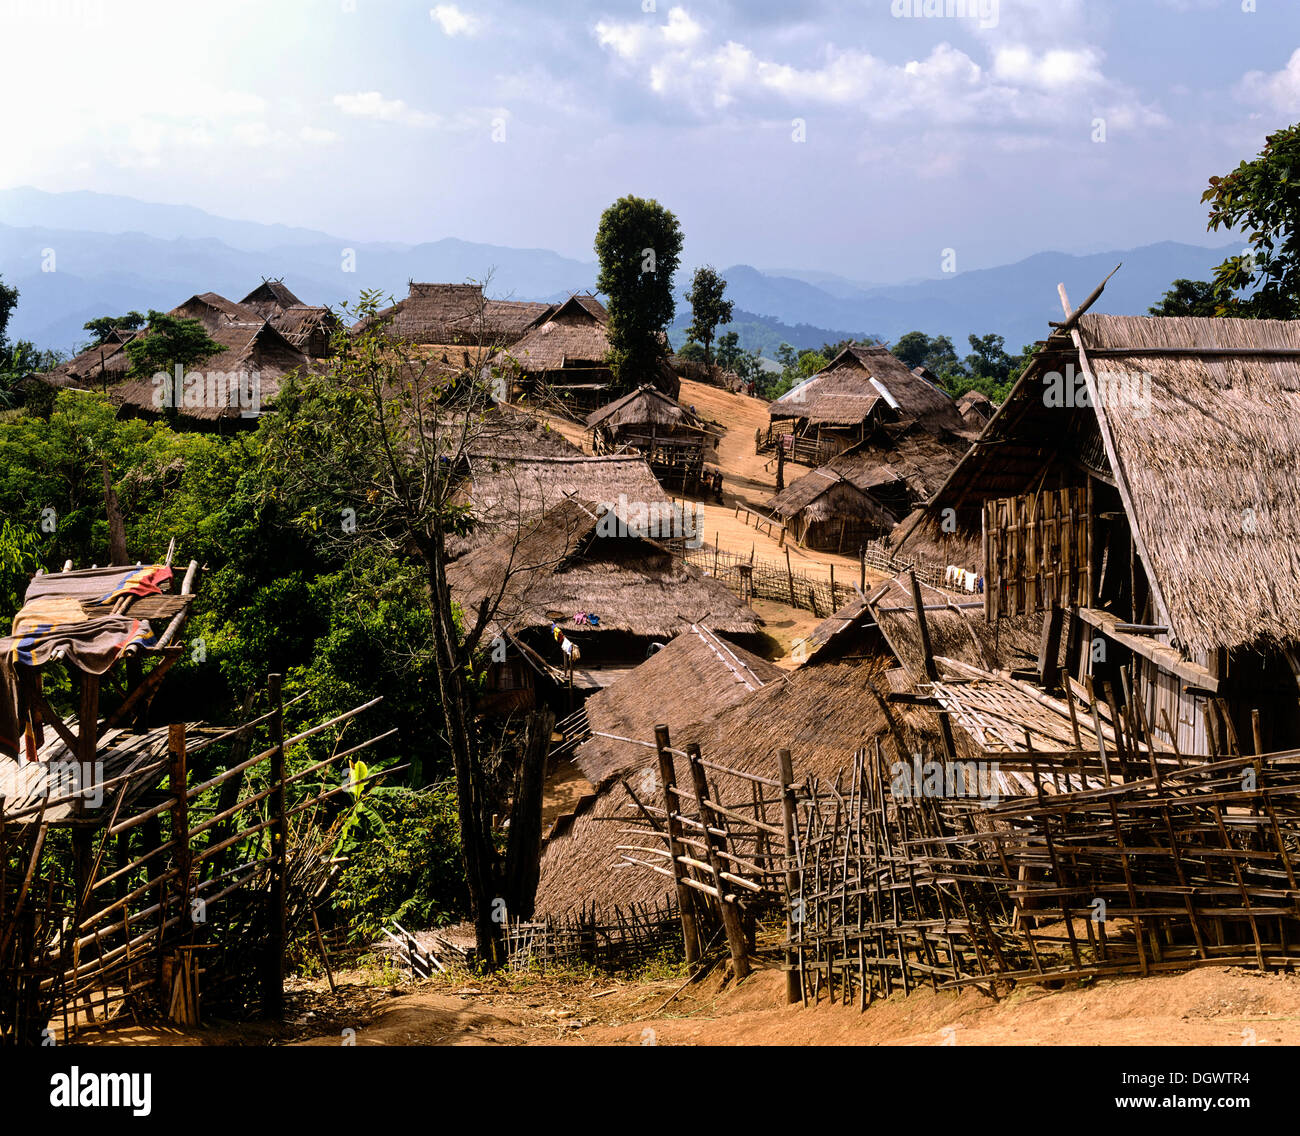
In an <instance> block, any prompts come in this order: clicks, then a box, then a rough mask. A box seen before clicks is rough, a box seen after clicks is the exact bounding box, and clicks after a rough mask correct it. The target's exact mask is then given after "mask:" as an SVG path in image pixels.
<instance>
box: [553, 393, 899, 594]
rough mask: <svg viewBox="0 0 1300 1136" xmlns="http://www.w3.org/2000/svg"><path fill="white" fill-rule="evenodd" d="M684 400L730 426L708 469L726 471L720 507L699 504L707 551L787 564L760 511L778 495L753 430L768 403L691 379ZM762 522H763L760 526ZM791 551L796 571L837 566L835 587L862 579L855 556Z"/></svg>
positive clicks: (583, 435) (822, 574)
mask: <svg viewBox="0 0 1300 1136" xmlns="http://www.w3.org/2000/svg"><path fill="white" fill-rule="evenodd" d="M680 401H681V402H682V403H684V404H685V405H686V406H693V407H694V408H695V411H696V413H697V414H699V415H700V416H701V417H702V418H704V419H705V421H707V422H711V423H716V424H718V425H720V426H723V427H725V428H726V429H725V431H724V432H723V434H722V437H721V438H720V439H719V442H718V448H717V449H716V450H715V451H713V452H712V453H711V454H710V456H709V457H708V459H707V461H708V463H709V464H710V465H715V466H717V467H718V468H719V469H720V470H722V503H721V504H718V503H717V502H716V501H714V500H708V501H701V502H700V503H701V504H702V505H703V508H704V521H703V525H704V533H703V535H704V543H705V547H707V548H709V549H713V548H715V547H716V548H718V549H720V550H721V551H722V552H730V553H735V554H738V555H743V556H749V555H750V554H751V553H752V554H753V555H754V557H755V558H757V559H760V560H771V561H775V562H779V563H782V564H783V563H784V562H785V554H786V548H785V546H783V545H782V544H781V543H780V542H779V541H778V539H777V536H779V534H780V528H779V526H778V527H776V528H775V529H773V527H772V526H771V525H768V524H766V523H765V515H764V514H763V513H762V508H763V506H764V505H765V504H766V503H767V502H768V501H769V500H771V498H772V497H773V496H774V495H775V493H776V467H775V464H774V462H773V461H772V459H771V458H770V456H768V455H760V454H756V453H754V431H755V430H766V429H767V425H768V417H767V403H765V402H764V401H763V400H762V399H759V398H751V397H750V396H749V395H744V394H733V393H732V392H731V391H724V390H722V389H721V388H719V387H711V386H708V385H707V384H704V383H693V382H691V381H689V380H687V379H683V380H682V390H681V399H680ZM541 417H543V418H545V419H546V420H547V421H548V422H549V423H550V424H551V425H552V426H553V427H554V428H555V429H556V430H558V431H560V432H561V433H562V434H563V435H564V436H565V437H566V438H568V439H569V441H571V442H573V443H574V444H575V445H577V446H580V447H581V448H582V449H583V450H584V451H585V452H587V453H590V452H591V444H590V443H591V438H590V435H589V434H587V432H586V430H585V429H584V428H583V427H582V426H579V425H577V424H575V423H572V422H568V421H566V420H564V419H561V418H559V417H558V416H556V415H550V414H543V415H541ZM807 472H808V470H807V469H806V468H805V467H804V466H801V465H793V464H791V465H787V466H786V471H785V476H786V484H787V485H788V484H790V482H792V481H794V480H796V479H797V478H799V477H802V476H803V475H804V474H805V473H807ZM693 500H694V499H693ZM760 521H762V522H764V523H763V525H762V527H761V528H760V527H759V522H760ZM774 533H775V535H774ZM789 551H790V565H791V567H792V568H793V569H794V570H795V571H796V572H805V573H807V574H808V575H810V576H814V577H816V578H817V579H820V580H827V581H829V579H830V575H831V566H832V565H834V567H835V580H836V582H837V583H839V584H843V585H845V586H848V585H851V584H857V583H859V582H860V580H861V565H860V564H859V562H858V559H857V557H856V556H852V555H849V556H841V555H837V554H835V553H831V552H812V551H809V550H807V549H803V548H799V547H798V546H797V545H794V544H791V545H790V546H789ZM884 579H885V577H884V576H882V575H881V574H880V573H878V572H874V571H872V570H871V569H868V570H867V584H868V586H870V585H871V584H872V583H873V582H877V581H881V580H884Z"/></svg>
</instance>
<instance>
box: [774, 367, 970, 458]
mask: <svg viewBox="0 0 1300 1136" xmlns="http://www.w3.org/2000/svg"><path fill="white" fill-rule="evenodd" d="M767 409H768V415H769V416H770V417H771V419H772V421H773V422H779V421H787V422H792V423H794V424H796V427H797V432H798V433H799V434H806V433H808V432H809V431H813V432H816V431H817V430H818V429H822V430H825V431H831V432H835V433H838V434H840V435H842V436H843V437H844V438H845V439H846V444H848V441H849V440H861V439H862V438H864V437H865V436H866V430H867V428H868V427H869V426H870V425H872V424H874V423H876V422H905V423H912V422H916V423H919V424H920V425H921V426H922V427H924V428H925V429H926V430H929V431H931V432H932V433H933V432H940V431H944V430H947V431H959V430H962V429H964V427H965V423H964V422H963V421H962V419H961V415H960V414H958V412H957V408H956V406H954V404H953V401H952V399H951V398H949V397H948V395H947V394H946V393H945V392H944V391H943V390H942V389H940V388H939V387H938V386H936V385H935V384H934V383H932V382H931V381H929V380H928V379H926V378H923V377H922V376H920V375H917V374H915V373H913V372H912V371H910V370H909V369H908V367H907V364H906V363H904V362H903V361H902V360H901V359H899V358H897V357H896V356H895V355H893V354H892V353H891V352H890V351H889V349H888V348H886V347H865V346H858V345H855V346H852V347H846V348H845V349H844V350H843V351H841V352H840V353H839V354H838V355H836V356H835V358H834V359H832V360H831V361H830V362H829V363H827V364H826V366H825V367H823V368H822V369H821V370H820V371H818V372H817V374H815V375H813V376H812V377H811V378H809V379H805V380H804V381H803V382H802V383H800V384H799V385H798V386H796V387H793V388H792V389H791V390H789V391H787V392H786V393H785V394H783V395H782V396H781V397H780V398H778V399H777V400H776V401H775V402H773V403H771V404H770V405H769V406H768V408H767Z"/></svg>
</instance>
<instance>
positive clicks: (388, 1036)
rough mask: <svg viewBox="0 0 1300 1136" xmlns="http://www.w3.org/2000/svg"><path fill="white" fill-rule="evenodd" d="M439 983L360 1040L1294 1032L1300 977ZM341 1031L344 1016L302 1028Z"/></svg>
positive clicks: (1083, 1040) (1136, 1037) (370, 1025)
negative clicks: (866, 1003) (811, 993)
mask: <svg viewBox="0 0 1300 1136" xmlns="http://www.w3.org/2000/svg"><path fill="white" fill-rule="evenodd" d="M514 981H515V982H517V983H519V984H518V985H516V986H511V985H510V984H509V981H506V980H488V981H481V980H475V981H474V982H473V983H465V984H463V985H460V986H459V987H448V986H447V985H446V984H440V985H434V984H426V985H425V986H423V987H421V988H417V989H414V990H412V991H411V992H410V993H406V994H402V995H400V996H398V997H395V998H393V999H392V1000H391V1004H389V1005H387V1006H383V1007H381V1008H380V1010H379V1012H378V1013H377V1014H376V1015H375V1017H374V1018H373V1019H372V1020H371V1021H369V1022H367V1023H366V1024H364V1025H360V1026H358V1027H356V1032H355V1035H354V1038H353V1040H354V1041H355V1044H357V1045H411V1044H421V1045H520V1044H528V1045H555V1044H563V1045H646V1044H654V1045H907V1046H925V1045H945V1044H947V1045H1107V1046H1113V1045H1151V1044H1164V1045H1197V1046H1199V1045H1242V1044H1248V1043H1254V1044H1258V1045H1294V1044H1297V1043H1300V978H1297V977H1295V976H1282V975H1260V974H1257V973H1254V972H1248V971H1242V970H1231V969H1230V970H1219V969H1215V968H1207V969H1203V970H1196V971H1189V972H1187V973H1184V974H1176V975H1166V976H1161V977H1157V978H1148V979H1124V980H1118V981H1110V982H1101V983H1097V984H1095V985H1092V986H1089V987H1074V988H1070V989H1066V990H1061V991H1045V990H1040V989H1037V988H1033V987H1025V988H1022V989H1020V990H1017V991H1015V992H1014V993H1013V994H1012V995H1011V996H1010V997H1008V998H1005V999H1003V1000H1002V1001H1000V1002H993V1001H991V1000H989V999H988V998H986V997H984V996H982V995H980V994H978V993H975V992H968V993H963V994H955V993H946V992H945V993H939V992H934V991H925V992H919V993H916V994H913V995H910V996H903V995H898V996H896V997H894V998H890V999H885V1000H881V1001H878V1002H876V1003H875V1004H874V1005H872V1006H871V1007H869V1008H868V1009H867V1010H866V1011H865V1012H860V1011H859V1010H858V1009H857V1008H856V1007H845V1006H832V1005H829V1004H827V1003H825V1002H823V1003H822V1004H821V1005H819V1006H815V1007H808V1008H805V1007H802V1006H798V1005H796V1006H786V1005H783V1004H782V1003H783V1001H784V999H783V991H784V977H783V975H781V974H780V973H779V972H776V971H772V970H766V971H760V972H758V973H756V974H754V975H753V976H751V977H750V978H749V979H747V980H746V981H745V982H744V983H742V984H741V986H740V987H738V988H735V989H732V988H727V987H724V986H723V985H722V983H721V982H720V981H719V980H716V979H706V980H705V981H704V982H702V983H701V984H700V985H699V986H698V987H692V988H690V989H689V990H688V991H687V992H685V993H684V994H683V995H682V996H680V997H678V998H676V999H674V1000H673V1001H672V1002H670V1003H669V1005H668V1006H667V1007H666V1008H661V1007H663V1003H664V1002H665V1001H666V1000H667V999H668V998H669V997H670V996H671V995H672V992H673V990H674V989H675V987H676V986H677V985H678V984H679V983H678V982H677V981H676V980H672V981H665V982H658V983H645V982H642V983H627V984H620V983H617V982H610V983H608V985H605V984H602V982H601V980H599V979H593V980H588V981H585V982H576V983H572V982H571V983H568V984H565V983H557V982H551V981H549V980H547V979H546V978H545V977H544V976H531V977H527V976H526V977H525V978H524V979H522V980H520V979H515V980H514ZM300 1044H307V1045H338V1044H340V1031H338V1030H337V1029H335V1030H331V1031H330V1032H329V1033H323V1034H321V1035H318V1036H316V1037H314V1038H310V1039H307V1040H304V1041H302V1042H301V1043H300Z"/></svg>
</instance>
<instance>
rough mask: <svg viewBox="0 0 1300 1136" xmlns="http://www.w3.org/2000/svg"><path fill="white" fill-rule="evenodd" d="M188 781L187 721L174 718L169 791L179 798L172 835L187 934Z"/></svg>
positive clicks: (191, 918) (189, 928)
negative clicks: (177, 720) (175, 720)
mask: <svg viewBox="0 0 1300 1136" xmlns="http://www.w3.org/2000/svg"><path fill="white" fill-rule="evenodd" d="M187 781H188V775H187V769H186V756H185V723H184V722H175V723H173V724H172V725H170V726H168V727H167V791H168V792H169V793H171V795H172V797H173V798H175V801H176V803H175V804H174V805H172V809H171V813H172V818H171V819H172V833H171V836H172V841H173V843H174V844H175V851H174V853H173V855H174V856H175V859H176V880H175V892H176V896H177V899H178V901H179V903H180V910H179V911H178V912H177V915H178V916H179V917H180V930H181V934H182V935H188V934H189V933H190V932H191V931H192V930H194V912H193V911H192V910H191V909H190V806H189V798H188V796H187V791H188V789H187Z"/></svg>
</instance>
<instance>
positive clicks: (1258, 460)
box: [900, 314, 1300, 652]
mask: <svg viewBox="0 0 1300 1136" xmlns="http://www.w3.org/2000/svg"><path fill="white" fill-rule="evenodd" d="M1078 326H1079V335H1080V339H1081V342H1082V344H1083V348H1084V353H1085V354H1086V355H1087V357H1088V360H1089V362H1090V363H1091V366H1092V369H1093V372H1094V373H1095V374H1096V375H1097V376H1098V377H1099V379H1100V386H1101V388H1102V389H1101V391H1100V394H1101V402H1102V406H1101V407H1100V411H1099V409H1098V408H1097V407H1095V406H1092V405H1082V406H1080V405H1067V406H1061V405H1059V403H1058V401H1057V400H1055V399H1053V398H1051V397H1049V394H1050V390H1049V388H1050V389H1055V390H1059V388H1060V382H1061V380H1060V376H1061V375H1063V374H1064V375H1065V376H1066V377H1067V378H1069V377H1071V375H1070V373H1069V372H1067V370H1066V369H1067V367H1069V366H1073V367H1075V368H1081V360H1080V358H1079V353H1078V351H1077V350H1076V349H1075V347H1074V345H1073V343H1072V342H1071V340H1070V339H1069V338H1068V337H1067V336H1065V335H1062V334H1060V333H1056V334H1054V335H1053V336H1051V338H1049V340H1048V341H1047V343H1046V344H1045V345H1044V347H1043V349H1042V350H1041V351H1040V352H1039V353H1038V354H1037V355H1036V356H1035V357H1034V359H1033V361H1032V363H1031V365H1030V366H1029V367H1028V368H1027V369H1026V371H1025V373H1024V374H1023V375H1022V376H1021V378H1020V380H1019V381H1018V382H1017V384H1016V386H1015V388H1014V389H1013V391H1012V392H1011V395H1010V396H1009V397H1008V399H1007V401H1006V403H1005V404H1004V405H1003V406H1002V407H1001V408H1000V409H999V411H998V412H997V414H996V415H995V416H994V417H993V419H992V421H990V422H989V424H988V426H987V427H986V428H985V431H984V434H983V436H982V437H981V440H980V443H979V445H977V446H975V447H974V448H973V449H972V450H971V451H970V452H969V453H968V454H967V455H966V457H965V458H964V459H963V460H962V462H961V463H960V464H959V465H958V466H957V468H956V469H955V470H954V471H953V473H952V475H951V477H950V478H949V479H948V481H947V482H946V484H945V485H944V486H943V488H942V489H941V490H940V491H939V493H938V494H937V495H936V496H935V498H934V499H933V500H932V501H931V503H930V505H929V506H928V507H927V513H926V519H932V518H933V517H935V516H937V515H938V510H941V509H943V508H948V507H951V508H954V509H956V511H957V514H958V517H959V519H960V521H961V523H962V524H963V525H964V527H966V528H967V529H968V530H970V531H972V532H978V526H979V510H980V507H981V505H982V503H983V501H984V500H986V499H988V498H996V497H1010V496H1015V495H1019V494H1023V493H1029V492H1034V491H1037V490H1038V489H1040V488H1041V489H1054V488H1062V487H1070V486H1075V485H1081V484H1083V483H1084V480H1085V479H1086V477H1087V474H1086V473H1085V472H1084V471H1085V470H1092V471H1094V473H1095V475H1096V476H1097V477H1099V478H1100V479H1101V480H1103V481H1110V482H1113V483H1114V484H1116V486H1117V487H1118V488H1119V489H1120V492H1121V494H1122V495H1125V496H1127V498H1128V500H1129V502H1131V507H1129V506H1128V505H1126V511H1127V512H1128V513H1129V521H1130V524H1131V526H1132V527H1133V529H1134V530H1135V532H1136V534H1137V537H1138V540H1139V552H1140V555H1141V557H1142V562H1143V567H1144V568H1145V569H1146V574H1147V577H1148V579H1150V580H1151V581H1152V583H1153V585H1154V586H1155V588H1156V589H1157V591H1158V595H1159V598H1160V600H1161V601H1162V602H1163V604H1164V606H1165V608H1166V609H1167V610H1166V611H1165V613H1164V615H1163V616H1159V613H1158V616H1159V618H1160V622H1162V623H1164V622H1166V617H1167V622H1168V626H1169V627H1170V628H1171V631H1172V634H1173V638H1174V639H1175V640H1176V642H1177V643H1179V644H1180V645H1181V647H1182V648H1183V649H1184V650H1186V651H1191V652H1204V651H1208V650H1212V649H1217V648H1231V647H1235V646H1239V645H1245V644H1251V643H1255V642H1257V641H1259V640H1261V639H1262V640H1267V641H1273V642H1277V643H1294V642H1297V641H1300V533H1298V532H1297V521H1296V518H1297V517H1298V516H1300V477H1297V476H1296V474H1295V471H1296V469H1297V468H1300V322H1288V321H1276V320H1241V319H1208V318H1193V317H1185V318H1184V317H1178V318H1175V317H1139V316H1102V315H1092V314H1085V315H1083V316H1082V317H1081V318H1080V320H1079V325H1078ZM1121 376H1133V379H1130V380H1128V381H1127V383H1124V382H1121V381H1120V377H1121ZM1076 382H1077V383H1078V384H1079V385H1080V386H1082V383H1083V379H1082V375H1080V377H1079V378H1078V379H1077V380H1076ZM1126 391H1127V393H1126ZM1107 392H1109V393H1107ZM1072 401H1073V402H1074V403H1076V404H1077V403H1078V402H1079V401H1087V402H1089V403H1091V401H1092V400H1091V399H1087V400H1080V399H1073V400H1072ZM1111 451H1113V453H1114V454H1115V458H1116V462H1114V463H1113V462H1112V460H1111V457H1110V452H1111ZM919 529H920V524H919V522H918V523H917V524H916V525H915V526H910V527H909V528H908V529H906V530H903V531H902V532H900V539H902V540H903V541H904V542H905V543H904V547H908V546H910V544H911V543H912V533H913V531H919Z"/></svg>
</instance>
